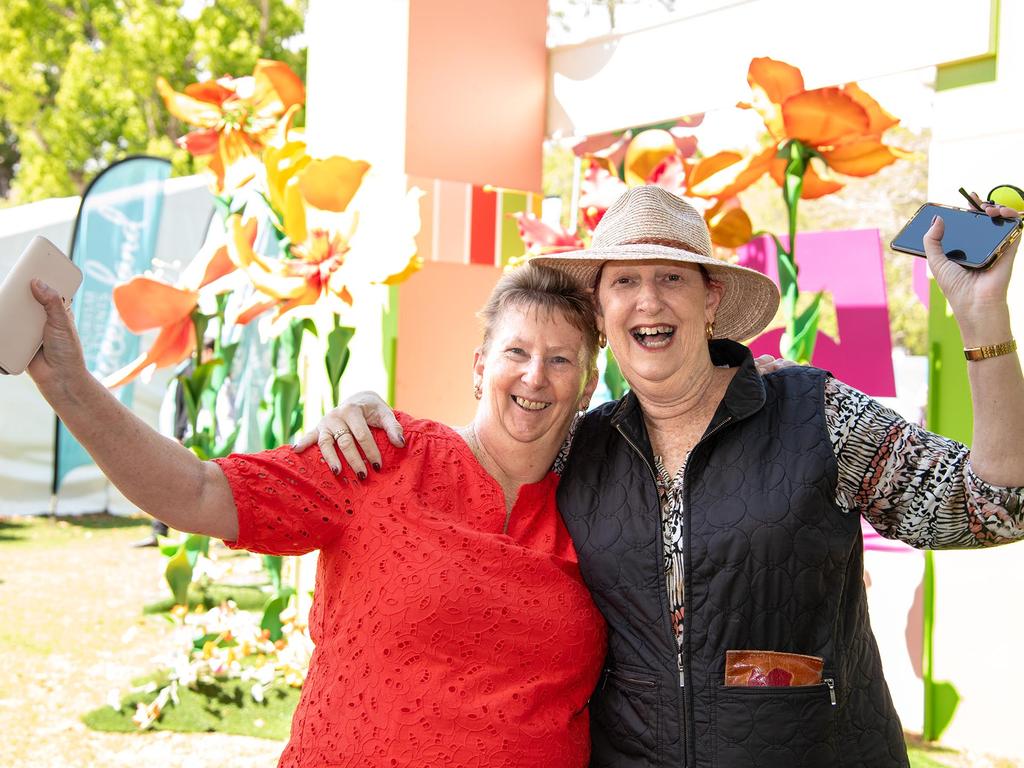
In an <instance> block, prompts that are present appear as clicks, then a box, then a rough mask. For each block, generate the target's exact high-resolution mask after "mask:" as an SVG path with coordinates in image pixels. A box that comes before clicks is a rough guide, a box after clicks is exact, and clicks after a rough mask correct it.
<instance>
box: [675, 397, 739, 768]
mask: <svg viewBox="0 0 1024 768" xmlns="http://www.w3.org/2000/svg"><path fill="white" fill-rule="evenodd" d="M731 421H732V416H726V417H725V418H724V419H723V420H722V422H721V423H720V424H718V425H717V426H716V427H714V428H713V429H712V430H711V431H710V432H708V433H707V434H706V435H704V436H703V437H702V438H701V439H700V440H698V441H697V442H696V444H694V446H693V448H691V449H690V453H689V455H688V456H687V458H686V465H685V466H684V467H683V487H682V488H681V489H680V490H681V491H682V493H681V494H680V495H681V496H682V502H683V510H682V512H683V530H684V531H685V534H686V557H685V558H684V559H683V599H684V600H685V601H686V602H685V603H684V609H685V607H686V606H687V605H689V604H690V603H691V602H692V600H691V599H690V598H691V591H690V578H689V575H688V573H687V571H688V570H689V567H690V563H692V562H693V539H692V536H691V530H692V528H693V526H691V525H690V522H689V520H688V518H689V508H690V504H689V492H688V488H689V486H690V483H689V475H690V467H691V466H692V465H693V457H694V454H695V453H696V451H697V449H698V448H699V447H700V446H701V445H703V444H704V442H705V441H706V440H708V439H709V438H711V437H712V436H713V435H714V434H715V433H716V432H718V431H719V430H720V429H722V427H724V426H725V425H726V424H728V423H729V422H731ZM683 646H684V653H683V660H682V661H683V670H682V672H681V674H682V675H683V676H684V677H687V678H690V677H692V675H691V669H690V636H689V633H688V632H687V631H686V617H685V615H684V616H683ZM691 688H692V685H691ZM682 692H683V723H684V727H685V729H686V731H685V733H683V734H682V736H683V765H688V764H689V756H688V755H687V747H688V746H689V745H693V749H694V753H693V754H694V760H696V759H697V747H696V744H697V730H696V728H694V725H693V714H692V713H691V712H690V710H691V708H692V706H693V705H692V702H688V697H687V688H683V689H682Z"/></svg>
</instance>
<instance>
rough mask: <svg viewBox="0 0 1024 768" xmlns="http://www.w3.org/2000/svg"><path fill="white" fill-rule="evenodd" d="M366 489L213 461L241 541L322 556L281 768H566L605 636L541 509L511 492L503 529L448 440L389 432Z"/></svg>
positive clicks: (265, 458) (273, 461)
mask: <svg viewBox="0 0 1024 768" xmlns="http://www.w3.org/2000/svg"><path fill="white" fill-rule="evenodd" d="M399 420H400V422H401V424H402V426H403V428H404V431H405V439H406V447H405V448H404V449H396V448H394V447H393V446H391V445H390V443H389V442H388V441H387V438H386V436H385V435H384V433H383V432H378V433H377V435H376V438H377V443H378V445H379V446H380V450H381V455H382V458H383V462H382V464H383V466H382V469H381V471H380V472H379V473H377V472H375V471H372V470H371V472H370V476H369V477H368V478H367V479H366V480H365V481H359V480H353V479H347V480H346V479H345V478H346V476H347V477H348V478H351V477H352V476H351V473H349V472H348V471H347V470H346V473H345V474H343V475H342V476H341V477H335V476H334V475H333V474H332V473H331V471H330V469H329V468H328V466H327V464H326V462H324V461H323V458H322V457H321V456H320V455H319V451H318V450H317V449H316V448H312V449H310V450H307V451H305V452H304V453H302V454H295V453H294V452H293V451H292V450H291V449H290V448H289V447H284V448H278V449H276V450H273V451H267V452H264V453H260V454H255V455H237V454H236V455H233V456H230V457H228V458H226V459H219V460H218V461H217V463H218V464H219V465H220V467H221V469H222V470H223V472H224V474H225V476H226V477H227V479H228V482H229V484H230V485H231V491H232V493H233V495H234V500H235V505H236V507H237V509H238V526H239V534H238V540H237V541H235V542H228V545H229V546H231V547H235V548H240V549H248V550H251V551H254V552H262V553H269V554H283V555H297V554H302V553H305V552H309V551H311V550H314V549H319V550H320V555H319V562H318V566H317V577H316V592H315V595H314V598H313V607H312V611H311V613H310V634H311V636H312V638H313V640H314V642H315V643H316V650H315V652H314V655H313V658H312V661H311V663H310V669H309V676H308V678H307V680H306V683H305V686H304V687H303V691H302V697H301V700H300V701H299V705H298V708H297V709H296V712H295V716H294V719H293V721H292V731H291V738H290V740H289V742H288V745H287V747H286V748H285V750H284V754H283V755H282V756H281V760H280V763H279V766H281V767H282V768H283V767H285V766H288V767H291V766H317V767H318V768H320V767H322V766H352V767H353V768H354V767H355V766H360V768H365V767H366V766H373V767H378V766H379V767H380V768H385V767H386V768H397V767H398V766H453V767H454V766H466V767H467V768H468V767H469V766H472V767H473V768H499V766H501V767H509V768H511V766H523V767H524V768H525V767H526V766H529V767H530V768H542V767H543V766H551V768H555V767H556V766H557V768H572V767H574V766H585V765H586V764H587V761H588V759H589V754H590V734H589V722H588V711H587V701H588V699H589V697H590V694H591V692H592V690H593V688H594V685H595V684H596V682H597V679H598V675H599V673H600V668H601V664H602V662H603V659H604V653H605V625H604V622H603V620H602V618H601V616H600V614H599V613H598V610H597V608H596V607H595V606H594V603H593V602H592V601H591V598H590V593H589V592H588V591H587V589H586V587H585V586H584V584H583V581H582V580H581V578H580V573H579V568H578V566H577V560H576V552H575V550H574V548H573V545H572V541H571V539H570V538H569V534H568V532H567V531H566V529H565V526H564V525H563V523H562V519H561V517H560V516H559V514H558V511H557V509H556V506H555V489H556V487H557V485H558V477H557V476H556V475H554V474H549V475H548V476H547V477H545V478H544V479H543V480H541V481H540V482H538V483H535V484H532V485H525V486H523V487H522V489H521V490H520V493H519V498H518V499H517V500H516V504H515V507H514V508H513V510H512V513H511V516H510V517H509V521H508V532H507V534H506V533H503V530H504V528H505V519H506V511H505V503H504V496H503V493H502V490H501V488H500V486H499V485H498V484H497V482H495V480H494V479H492V478H491V477H490V475H488V474H487V473H486V472H485V471H484V469H483V467H481V466H480V464H479V463H478V462H477V461H476V459H475V457H474V456H473V454H472V452H471V451H470V450H469V447H468V446H467V445H466V443H465V442H464V441H463V440H462V439H461V438H460V437H459V436H458V435H457V434H456V433H455V432H453V431H452V430H451V429H449V428H448V427H446V426H444V425H441V424H437V423H434V422H430V421H424V420H415V419H411V418H410V417H408V416H406V415H404V414H399Z"/></svg>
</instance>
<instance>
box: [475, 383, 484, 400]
mask: <svg viewBox="0 0 1024 768" xmlns="http://www.w3.org/2000/svg"><path fill="white" fill-rule="evenodd" d="M483 396H484V390H483V388H482V387H481V386H480V385H479V384H474V385H473V397H475V398H476V399H477V400H479V399H480V398H481V397H483Z"/></svg>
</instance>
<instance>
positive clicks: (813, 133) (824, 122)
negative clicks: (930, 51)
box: [689, 57, 906, 199]
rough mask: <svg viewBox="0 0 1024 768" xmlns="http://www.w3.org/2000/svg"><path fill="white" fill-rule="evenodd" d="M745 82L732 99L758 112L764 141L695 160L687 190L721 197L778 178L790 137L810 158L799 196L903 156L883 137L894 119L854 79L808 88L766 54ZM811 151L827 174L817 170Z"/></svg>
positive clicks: (834, 186) (819, 192) (824, 191)
mask: <svg viewBox="0 0 1024 768" xmlns="http://www.w3.org/2000/svg"><path fill="white" fill-rule="evenodd" d="M747 82H748V83H749V84H750V87H751V90H752V91H753V99H752V100H751V103H750V104H745V103H741V104H740V105H739V106H740V107H742V108H744V109H754V110H756V111H757V112H758V114H760V116H761V118H762V119H763V120H764V124H765V127H766V128H767V129H768V134H769V137H770V140H769V142H768V143H767V145H765V146H764V147H763V148H762V149H761V150H760V151H759V152H757V153H755V154H753V155H749V156H746V157H745V156H744V155H742V154H741V153H739V152H729V151H725V152H718V153H716V154H714V155H711V156H710V157H706V158H704V159H703V160H701V161H700V162H699V163H697V165H696V166H695V167H694V168H693V170H692V172H691V173H690V178H689V184H690V194H691V195H695V196H697V197H705V198H707V197H717V198H719V199H727V198H730V197H733V196H734V195H736V194H737V193H739V192H742V191H743V190H744V189H746V188H747V187H749V186H750V185H751V184H753V183H754V182H755V181H757V180H758V179H759V178H761V177H762V176H763V175H764V174H765V173H768V174H770V175H771V177H772V178H773V179H775V181H776V182H778V183H779V184H780V185H781V184H783V183H784V180H785V175H786V168H787V166H788V164H789V158H788V157H786V156H785V154H786V153H785V150H786V148H787V146H788V145H790V144H791V143H792V142H799V143H800V144H801V145H802V151H803V152H804V153H805V154H806V156H807V158H808V159H809V160H810V163H809V164H808V165H807V167H806V172H805V173H804V175H803V187H802V191H801V197H803V198H804V199H812V198H817V197H822V196H824V195H828V194H831V193H833V192H837V191H838V190H840V189H842V187H843V181H842V180H840V179H839V178H836V177H835V175H834V173H838V174H842V175H846V176H871V175H872V174H874V173H876V172H878V171H879V170H881V169H882V168H884V167H885V166H887V165H889V164H891V163H893V162H895V161H896V160H897V159H899V158H900V157H904V156H905V155H906V153H905V152H903V151H902V150H900V149H897V148H894V147H890V146H888V145H886V144H885V143H883V141H882V134H883V133H884V132H885V131H886V130H887V129H889V128H891V127H893V126H894V125H896V124H897V123H899V120H898V119H897V118H895V117H893V116H892V115H890V114H889V113H888V112H886V111H885V110H884V109H882V107H881V106H880V105H879V104H878V102H877V101H875V100H874V99H873V98H872V97H871V96H869V95H868V94H866V93H865V92H864V91H863V90H861V88H860V87H859V86H858V85H856V84H855V83H849V84H847V85H845V86H843V87H841V88H838V87H828V88H815V89H814V90H810V91H808V90H805V88H804V79H803V75H802V74H801V72H800V70H799V69H797V68H796V67H794V66H792V65H790V64H786V63H785V62H781V61H775V60H774V59H770V58H767V57H762V58H755V59H753V60H752V61H751V62H750V68H749V70H748V72H747ZM780 154H781V155H782V156H780ZM818 158H820V160H821V161H822V162H823V164H824V165H825V166H827V169H828V170H829V171H831V172H834V173H828V172H822V173H819V172H818V170H816V169H815V165H817V163H816V162H815V160H816V159H818Z"/></svg>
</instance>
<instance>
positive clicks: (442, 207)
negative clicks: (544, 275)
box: [408, 176, 543, 267]
mask: <svg viewBox="0 0 1024 768" xmlns="http://www.w3.org/2000/svg"><path fill="white" fill-rule="evenodd" d="M408 185H409V186H410V187H419V188H420V189H422V190H423V191H424V192H426V194H425V195H424V196H423V198H422V199H421V202H420V220H421V224H420V232H419V235H418V236H417V237H416V243H417V246H418V248H419V255H420V257H421V258H422V259H423V260H424V261H444V262H449V263H457V264H480V265H486V266H497V267H503V266H505V265H506V264H508V263H509V261H510V260H512V259H515V258H518V257H521V256H522V255H523V253H524V251H525V249H524V246H523V242H522V240H521V239H520V237H519V227H518V225H517V224H516V221H515V219H514V218H512V214H514V213H520V212H526V211H528V212H531V213H533V214H534V215H536V216H540V214H541V203H542V202H543V198H542V197H541V196H540V195H537V194H534V193H532V192H522V191H520V190H514V189H501V188H499V187H492V186H490V185H487V186H473V185H470V184H466V183H464V182H460V181H446V180H442V179H427V178H423V177H417V176H409V177H408Z"/></svg>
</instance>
